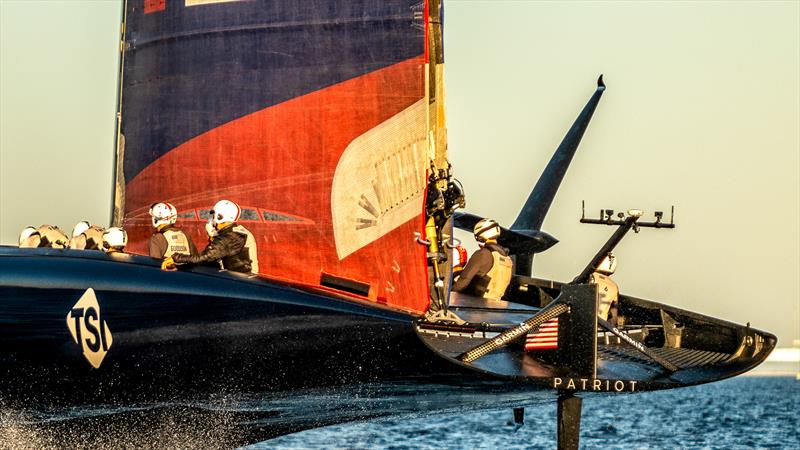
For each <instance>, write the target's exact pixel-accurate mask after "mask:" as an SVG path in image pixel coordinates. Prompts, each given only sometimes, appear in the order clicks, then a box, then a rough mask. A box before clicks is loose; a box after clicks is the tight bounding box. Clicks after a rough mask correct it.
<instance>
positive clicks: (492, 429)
mask: <svg viewBox="0 0 800 450" xmlns="http://www.w3.org/2000/svg"><path fill="white" fill-rule="evenodd" d="M555 417H556V405H555V403H554V402H552V403H544V404H540V405H537V406H534V407H528V408H526V413H525V424H524V425H522V426H517V425H514V424H513V414H512V411H511V410H510V409H501V410H493V411H479V412H469V413H459V414H457V415H452V414H450V415H426V416H410V417H399V418H392V419H382V420H374V421H370V422H363V423H350V424H345V425H337V426H331V427H326V428H320V429H315V430H309V431H304V432H301V433H296V434H292V435H287V436H283V437H280V438H277V439H272V440H270V441H265V442H262V443H259V444H256V445H253V446H250V447H247V448H248V449H274V450H279V449H284V450H285V449H375V450H379V449H385V450H406V449H503V450H513V449H539V448H541V449H550V448H555V446H556V425H555V423H556V422H555ZM580 444H581V448H586V449H594V448H613V449H800V381H798V380H795V377H758V376H748V377H738V378H733V379H730V380H726V381H722V382H718V383H712V384H706V385H702V386H696V387H691V388H684V389H675V390H669V391H656V392H645V393H638V394H627V395H614V396H606V397H589V398H586V399H584V401H583V415H582V419H581V436H580Z"/></svg>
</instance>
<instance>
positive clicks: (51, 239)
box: [20, 225, 69, 248]
mask: <svg viewBox="0 0 800 450" xmlns="http://www.w3.org/2000/svg"><path fill="white" fill-rule="evenodd" d="M28 228H32V227H28ZM28 228H25V230H22V231H23V233H26V232H28V231H29V230H28ZM35 234H36V235H38V237H39V241H38V243H36V238H35V237H34V233H28V238H29V239H28V240H27V242H24V243H23V242H22V241H23V240H22V235H20V247H22V246H23V244H24V246H26V247H52V248H67V246H68V245H69V238H67V235H66V234H64V232H63V231H61V229H60V228H58V227H56V226H53V225H42V226H40V227H39V228H36V233H35ZM35 243H36V245H34V244H35Z"/></svg>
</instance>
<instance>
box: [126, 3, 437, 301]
mask: <svg viewBox="0 0 800 450" xmlns="http://www.w3.org/2000/svg"><path fill="white" fill-rule="evenodd" d="M434 6H435V7H434V8H433V9H434V13H433V14H431V12H430V10H431V8H430V5H429V4H428V2H421V1H414V0H384V1H377V2H376V1H371V0H363V1H358V0H308V1H302V2H284V1H280V0H255V1H253V0H247V1H239V0H129V1H128V2H127V4H126V11H125V24H124V42H123V53H124V59H123V63H122V74H121V76H120V80H121V92H120V98H121V102H120V117H121V122H120V128H119V139H118V150H117V155H118V161H117V164H118V170H117V173H118V175H117V182H116V186H117V195H116V196H115V198H116V200H115V211H119V213H118V215H117V221H118V222H121V223H122V224H123V226H124V227H125V229H126V230H127V231H128V236H129V247H128V248H129V249H130V250H131V251H132V252H135V253H146V251H147V247H146V245H147V241H148V239H149V237H150V235H151V234H152V232H153V230H152V228H151V227H150V218H149V216H148V209H149V206H150V205H151V204H152V203H154V202H158V201H169V202H171V203H173V204H175V205H176V207H177V209H178V212H179V218H178V226H180V227H181V228H183V229H184V230H186V231H187V232H189V233H190V234H191V236H192V238H193V240H194V241H195V242H197V243H200V245H199V247H200V248H202V247H203V245H202V243H203V242H206V241H207V237H206V234H205V231H204V229H203V225H204V223H205V222H206V220H207V216H208V211H209V210H210V209H211V207H212V205H214V203H215V202H216V201H218V200H220V199H228V200H232V201H234V202H236V203H238V204H239V205H240V206H241V207H242V216H241V219H240V221H239V223H240V224H242V225H243V226H245V227H246V228H248V229H249V230H250V231H251V232H252V233H253V235H254V236H255V238H256V241H257V246H258V257H259V271H260V273H261V274H262V275H264V276H267V277H271V278H274V279H278V280H285V281H288V282H291V283H295V284H299V285H303V286H310V287H312V288H313V287H317V288H320V289H326V290H334V291H337V292H342V293H344V294H345V295H350V296H354V297H357V298H361V299H368V300H369V301H372V302H375V303H379V304H385V305H387V306H388V307H391V308H394V309H400V310H406V311H410V312H415V313H422V312H424V311H425V310H426V309H427V307H428V303H429V298H428V297H429V293H428V291H429V289H428V283H429V280H428V271H427V265H426V264H427V263H426V249H425V247H424V246H422V245H420V244H419V243H417V242H416V240H415V233H424V231H425V230H424V229H425V221H426V217H425V205H424V203H425V189H426V185H427V179H428V173H429V171H430V170H431V161H433V162H434V166H436V167H438V166H441V165H442V164H443V161H445V156H444V152H445V151H446V144H445V142H446V141H445V138H444V126H443V125H444V122H443V121H444V115H443V105H444V102H443V86H442V83H441V78H442V75H441V73H442V64H441V58H440V57H439V59H438V60H436V59H435V58H436V54H437V53H438V54H439V55H441V29H440V23H439V22H440V21H439V20H438V17H440V11H439V9H440V7H439V4H438V2H436V3H435V5H434ZM431 17H434V20H433V21H431V19H430V18H431ZM434 22H435V23H434ZM432 30H433V31H432ZM432 32H433V33H437V34H438V37H437V36H431V33H432ZM432 45H433V46H437V45H438V47H437V48H438V51H434V52H431V51H429V50H430V47H431V46H432ZM430 61H433V64H430V63H429V62H430ZM431 77H433V80H432V78H431ZM437 93H439V94H438V96H437Z"/></svg>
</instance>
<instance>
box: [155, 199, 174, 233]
mask: <svg viewBox="0 0 800 450" xmlns="http://www.w3.org/2000/svg"><path fill="white" fill-rule="evenodd" d="M150 217H152V218H153V226H154V227H158V226H159V225H169V224H173V223H175V221H176V220H178V210H177V209H176V208H175V205H173V204H172V203H167V202H161V203H154V204H153V206H151V207H150Z"/></svg>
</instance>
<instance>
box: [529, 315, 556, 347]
mask: <svg viewBox="0 0 800 450" xmlns="http://www.w3.org/2000/svg"><path fill="white" fill-rule="evenodd" d="M556 348H558V317H556V318H555V319H550V320H548V321H547V322H545V323H543V324H541V325H540V326H539V329H538V330H536V331H535V332H532V333H528V336H526V338H525V350H526V351H530V350H548V349H556Z"/></svg>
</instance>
